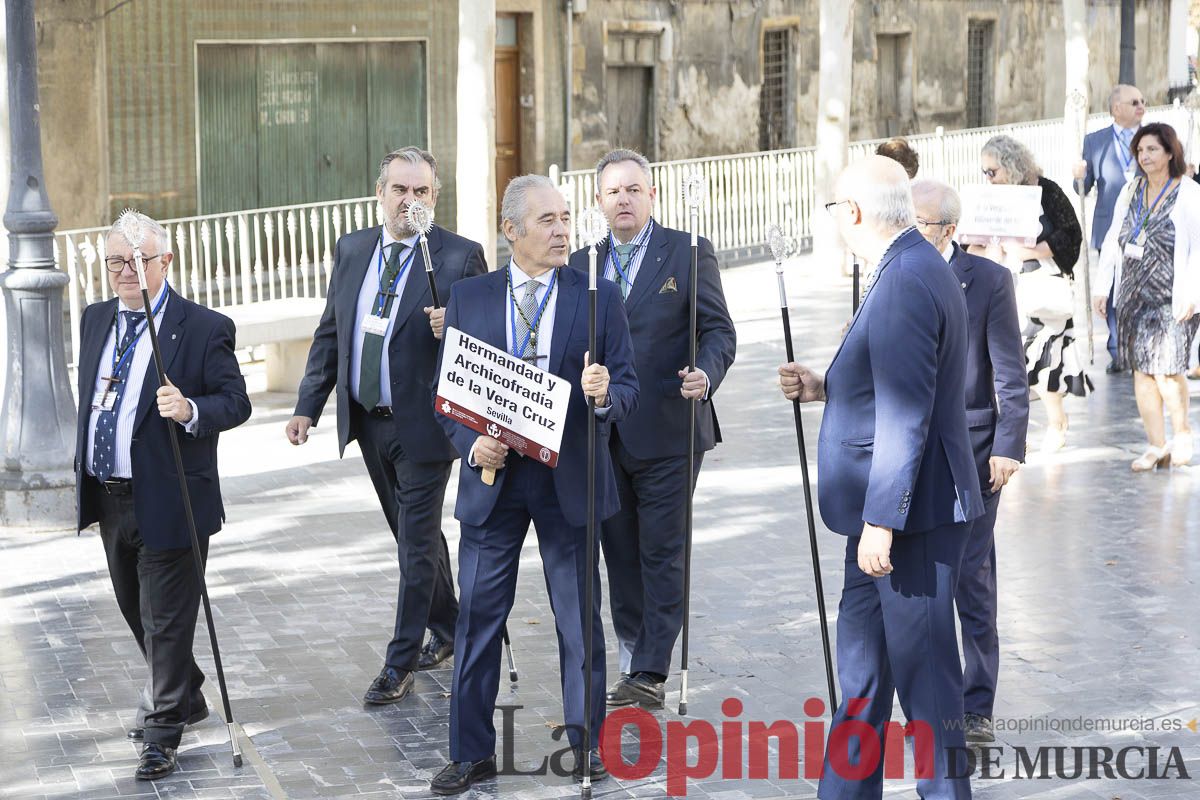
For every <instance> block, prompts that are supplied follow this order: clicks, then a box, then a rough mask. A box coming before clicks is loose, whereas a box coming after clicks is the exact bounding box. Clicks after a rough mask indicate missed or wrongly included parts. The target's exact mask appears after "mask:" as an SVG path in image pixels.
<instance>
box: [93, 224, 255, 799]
mask: <svg viewBox="0 0 1200 800" xmlns="http://www.w3.org/2000/svg"><path fill="white" fill-rule="evenodd" d="M138 218H139V221H140V222H141V223H142V225H143V227H144V228H145V229H147V230H149V231H150V232H151V234H152V235H150V236H148V237H147V240H146V242H145V243H143V244H142V253H143V256H144V261H145V269H146V285H147V287H148V289H149V294H150V298H151V300H150V304H151V309H152V313H153V314H154V322H155V326H156V327H155V330H156V331H157V332H158V339H159V343H160V347H161V350H162V358H163V366H164V369H165V372H166V374H167V380H168V385H166V386H159V383H158V375H157V372H156V370H155V366H154V364H153V363H152V358H151V357H152V355H153V350H152V347H151V344H150V336H149V334H147V333H146V327H147V321H146V309H145V307H144V304H143V302H142V293H141V289H140V285H139V283H138V278H137V273H136V271H135V267H134V262H133V247H132V246H131V245H130V243H129V242H128V241H126V239H125V237H124V236H123V235H122V234H121V233H120V232H118V231H116V230H112V231H109V233H108V236H107V238H106V239H105V242H106V256H105V260H104V265H105V267H106V268H107V270H108V283H109V286H111V287H112V290H113V292H114V293H115V294H116V297H114V298H112V299H111V300H106V301H105V302H102V303H93V304H92V305H90V306H88V307H87V308H86V309H84V312H83V318H82V319H81V320H80V323H79V328H80V332H79V341H80V344H81V346H80V353H79V417H78V426H77V429H76V440H75V453H76V456H75V478H76V489H75V491H76V498H77V501H78V505H79V508H78V529H79V530H80V531H82V530H83V529H84V528H86V527H88V526H89V525H91V524H93V523H96V522H99V523H100V539H101V541H102V542H103V543H104V554H105V556H106V558H107V560H108V573H109V577H110V578H111V579H112V584H113V590H114V591H115V593H116V597H117V606H118V607H119V608H120V609H121V614H122V615H123V616H124V617H125V622H126V624H127V625H128V626H129V630H130V631H131V632H132V633H133V637H134V639H135V640H136V641H137V644H138V647H139V648H141V650H142V654H143V655H144V656H145V657H146V664H147V666H148V667H149V668H150V679H149V681H148V682H147V684H146V690H145V692H144V693H143V697H142V707H141V708H139V709H138V713H137V722H136V723H135V727H134V728H132V729H131V730H130V731H129V732H128V734H127V737H128V738H129V739H131V740H134V741H141V742H143V743H144V744H143V746H142V753H141V757H140V759H139V761H138V766H137V769H136V771H135V773H134V774H135V776H136V777H138V778H141V779H143V780H153V779H156V778H161V777H163V776H165V775H168V774H170V773H171V772H172V771H173V770H174V769H175V750H176V748H178V747H179V739H180V736H181V735H182V734H183V728H184V725H189V724H193V723H196V722H199V721H200V720H202V719H204V718H205V717H207V716H208V707H207V705H206V704H205V701H204V695H203V694H202V693H201V692H200V686H201V685H202V684H203V683H204V674H203V673H202V672H201V671H200V668H199V667H197V666H196V662H195V659H194V658H193V657H192V638H193V634H194V633H195V629H196V615H197V612H198V608H199V604H200V583H199V580H198V579H197V577H196V567H195V562H194V561H193V559H194V558H196V557H197V556H198V557H199V558H200V560H201V562H202V563H203V562H204V561H205V560H206V558H207V556H208V537H209V536H211V535H212V534H214V533H216V532H217V531H219V530H220V529H221V524H222V522H224V519H225V510H224V507H223V506H222V504H221V484H220V479H219V476H218V474H217V434H219V433H221V432H222V431H227V430H229V429H231V428H236V427H237V426H238V425H241V424H242V423H243V422H245V421H246V420H247V419H249V418H250V398H249V397H247V396H246V382H245V381H244V380H243V379H242V373H241V370H240V369H239V367H238V362H237V357H236V356H235V355H234V352H233V348H234V336H235V332H234V326H233V322H231V321H230V320H229V318H228V317H225V316H223V315H221V314H218V313H217V312H215V311H210V310H209V309H207V308H205V307H203V306H200V305H196V304H195V303H193V302H191V301H189V300H185V299H184V298H183V297H180V296H179V295H178V294H176V293H175V292H174V291H172V290H171V288H170V287H169V286H167V284H166V274H167V268H168V266H170V264H171V259H172V258H173V255H172V253H171V239H170V236H168V234H167V232H166V231H165V230H163V228H162V226H160V225H159V224H158V223H157V222H155V221H154V220H152V219H150V218H149V217H147V216H145V215H142V214H139V215H138ZM152 411H157V413H156V414H152V413H151V412H152ZM164 421H165V424H164ZM167 425H178V426H179V428H178V433H179V434H180V435H179V446H180V450H181V451H182V456H183V468H184V472H185V473H186V475H187V483H188V492H189V493H190V495H191V501H192V509H193V511H194V516H195V521H196V533H197V534H198V536H199V540H200V552H199V553H198V554H195V555H194V554H193V552H192V543H191V537H190V535H189V533H188V528H187V519H186V517H185V516H184V511H183V497H182V495H181V493H180V491H179V483H178V481H179V477H178V474H177V472H176V469H175V461H174V458H173V457H172V453H171V443H170V439H169V436H170V434H169V432H168V430H167Z"/></svg>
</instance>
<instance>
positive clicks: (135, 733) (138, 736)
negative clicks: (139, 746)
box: [125, 703, 208, 742]
mask: <svg viewBox="0 0 1200 800" xmlns="http://www.w3.org/2000/svg"><path fill="white" fill-rule="evenodd" d="M206 719H208V704H207V703H203V704H201V706H200V710H199V711H197V712H196V713H195V714H192V715H191V716H190V717H188V721H187V723H186V724H187V725H195V724H196V723H197V722H203V721H204V720H206ZM125 738H126V739H128V740H129V741H131V742H140V741H142V740H143V739H145V738H146V729H145V728H130V729H129V730H127V731H125Z"/></svg>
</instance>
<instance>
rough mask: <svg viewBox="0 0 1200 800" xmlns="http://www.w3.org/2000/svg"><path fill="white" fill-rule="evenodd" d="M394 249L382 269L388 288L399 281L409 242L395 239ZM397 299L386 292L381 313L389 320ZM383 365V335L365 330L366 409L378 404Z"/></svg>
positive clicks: (361, 367)
mask: <svg viewBox="0 0 1200 800" xmlns="http://www.w3.org/2000/svg"><path fill="white" fill-rule="evenodd" d="M391 248H392V252H391V254H390V255H388V262H387V268H386V269H384V271H383V277H382V278H380V286H381V287H383V289H384V290H386V291H389V292H390V291H391V288H392V282H393V281H395V280H396V276H397V275H399V274H400V251H401V250H405V249H406V245H404V244H403V243H401V242H395V243H394V244H392V245H391ZM395 299H396V297H395V295H392V294H385V295H383V310H382V311H381V312H380V316H382V317H383V318H384V319H387V318H388V316H390V315H391V313H392V302H393V301H394V300H395ZM378 310H379V298H378V297H376V300H375V304H374V305H373V306H372V307H371V312H372V313H374V312H375V311H378ZM382 368H383V335H382V334H379V333H369V332H366V331H364V332H363V341H362V350H361V351H360V352H359V358H358V402H359V403H361V404H362V406H363V408H365V409H367V410H370V409H373V408H375V406H377V405H379V373H380V371H381V370H382Z"/></svg>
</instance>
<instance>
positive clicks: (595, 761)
mask: <svg viewBox="0 0 1200 800" xmlns="http://www.w3.org/2000/svg"><path fill="white" fill-rule="evenodd" d="M589 760H590V761H591V772H590V773H589V775H590V777H591V779H592V783H595V782H596V781H602V780H604V779H605V778H607V777H608V769H606V768H605V766H604V761H603V760H602V759H601V758H600V751H599V750H593V751H592V752H591V758H590V759H589ZM571 776H572V777H574V778H575V782H576V783H583V748H582V747H577V748H575V768H574V769H572V770H571Z"/></svg>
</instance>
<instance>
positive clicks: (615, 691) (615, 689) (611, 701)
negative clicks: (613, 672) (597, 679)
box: [604, 672, 634, 706]
mask: <svg viewBox="0 0 1200 800" xmlns="http://www.w3.org/2000/svg"><path fill="white" fill-rule="evenodd" d="M628 682H629V673H628V672H622V673H621V677H620V678H618V679H617V682H616V683H614V684H613V685H612V686H611V687H609V690H608V693H607V694H605V695H604V702H606V703H607V704H608V705H610V706H627V705H631V704H633V702H634V700H633V698H631V697H630V696H629V693H628V692H627V691H625V684H626V683H628Z"/></svg>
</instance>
